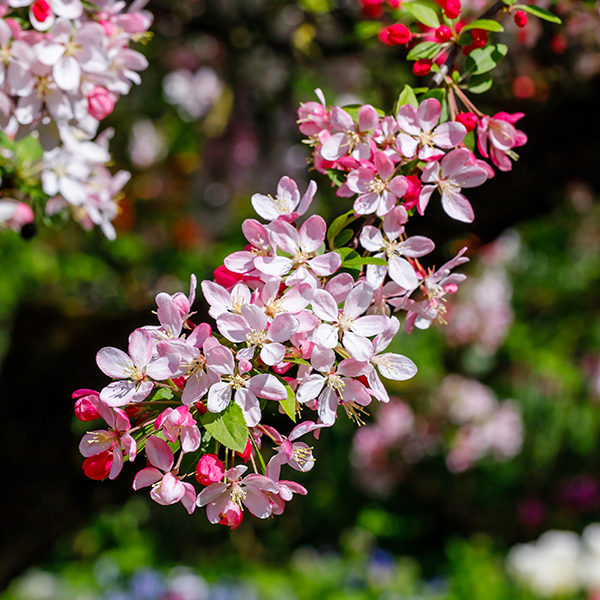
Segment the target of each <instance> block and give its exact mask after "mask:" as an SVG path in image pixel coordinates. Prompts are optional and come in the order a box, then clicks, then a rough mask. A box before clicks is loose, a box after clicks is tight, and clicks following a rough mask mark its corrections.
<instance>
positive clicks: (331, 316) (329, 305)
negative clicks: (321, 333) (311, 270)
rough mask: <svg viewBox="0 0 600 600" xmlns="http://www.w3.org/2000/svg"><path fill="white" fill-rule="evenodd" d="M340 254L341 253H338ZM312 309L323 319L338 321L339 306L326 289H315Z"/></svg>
mask: <svg viewBox="0 0 600 600" xmlns="http://www.w3.org/2000/svg"><path fill="white" fill-rule="evenodd" d="M338 256H339V255H338ZM312 309H313V311H314V313H315V315H317V317H319V319H322V320H323V321H334V322H335V321H337V318H338V306H337V303H336V302H335V300H334V299H333V297H332V296H331V294H329V293H328V292H326V291H325V290H315V293H314V296H313V299H312Z"/></svg>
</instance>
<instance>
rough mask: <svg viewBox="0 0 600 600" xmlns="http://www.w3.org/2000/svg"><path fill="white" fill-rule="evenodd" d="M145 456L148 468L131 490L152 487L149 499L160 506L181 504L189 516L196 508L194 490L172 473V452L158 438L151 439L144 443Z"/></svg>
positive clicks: (138, 476) (136, 478) (138, 475)
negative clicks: (148, 463)
mask: <svg viewBox="0 0 600 600" xmlns="http://www.w3.org/2000/svg"><path fill="white" fill-rule="evenodd" d="M145 450H146V456H147V457H148V461H149V462H150V465H152V466H150V467H146V468H145V469H142V470H141V471H140V472H139V473H138V474H137V475H136V476H135V478H134V480H133V489H134V490H139V489H140V488H143V487H148V486H152V489H151V490H150V497H151V498H152V500H154V501H155V502H157V503H158V504H162V505H169V504H176V503H177V502H181V503H182V504H183V505H184V506H185V509H186V510H187V511H188V513H189V514H192V513H193V512H194V510H195V508H196V490H195V489H194V486H193V485H192V484H191V483H185V482H184V481H181V480H180V479H179V478H178V477H177V474H176V472H174V471H173V465H174V459H173V451H172V450H171V448H169V444H167V442H165V441H164V440H161V439H160V438H156V437H151V438H149V439H148V441H147V442H146V448H145Z"/></svg>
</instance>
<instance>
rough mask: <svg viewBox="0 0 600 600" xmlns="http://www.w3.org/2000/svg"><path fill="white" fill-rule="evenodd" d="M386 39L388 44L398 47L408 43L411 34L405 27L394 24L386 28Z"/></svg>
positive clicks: (400, 24)
mask: <svg viewBox="0 0 600 600" xmlns="http://www.w3.org/2000/svg"><path fill="white" fill-rule="evenodd" d="M387 39H388V41H389V42H390V43H392V44H395V45H397V46H400V45H402V44H408V42H410V40H411V39H412V33H411V32H410V29H409V28H408V27H407V26H406V25H402V23H396V24H394V25H390V26H389V27H388V35H387Z"/></svg>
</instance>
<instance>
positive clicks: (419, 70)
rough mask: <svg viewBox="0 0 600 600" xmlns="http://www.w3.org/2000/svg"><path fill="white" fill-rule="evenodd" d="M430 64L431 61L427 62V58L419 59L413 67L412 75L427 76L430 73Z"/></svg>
mask: <svg viewBox="0 0 600 600" xmlns="http://www.w3.org/2000/svg"><path fill="white" fill-rule="evenodd" d="M431 63H432V61H431V60H429V59H428V58H420V59H419V60H418V61H417V62H416V63H415V64H414V65H413V73H414V74H415V75H418V76H419V77H422V76H423V75H427V74H428V73H429V72H430V71H431Z"/></svg>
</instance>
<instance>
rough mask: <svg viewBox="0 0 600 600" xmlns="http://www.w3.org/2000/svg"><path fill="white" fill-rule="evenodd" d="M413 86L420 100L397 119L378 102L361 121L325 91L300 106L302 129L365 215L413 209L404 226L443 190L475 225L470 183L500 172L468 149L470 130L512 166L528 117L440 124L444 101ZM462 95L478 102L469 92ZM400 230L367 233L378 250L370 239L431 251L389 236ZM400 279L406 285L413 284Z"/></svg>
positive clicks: (452, 207)
mask: <svg viewBox="0 0 600 600" xmlns="http://www.w3.org/2000/svg"><path fill="white" fill-rule="evenodd" d="M406 89H407V90H409V93H410V95H411V96H412V103H406V104H402V105H401V106H400V107H399V108H398V111H397V113H396V116H395V117H394V116H384V117H381V116H380V114H379V112H378V111H377V110H376V109H375V108H374V107H373V106H370V105H365V106H362V107H361V108H360V109H359V110H358V111H356V120H355V119H354V118H353V117H352V115H351V114H350V112H349V111H348V110H344V108H341V107H339V106H334V107H329V106H327V104H326V103H325V99H324V97H323V95H322V93H321V92H320V90H317V95H318V97H319V99H320V102H308V103H306V104H304V105H302V107H301V108H300V109H299V111H298V122H299V124H300V130H301V131H302V133H304V134H305V135H307V136H308V138H309V139H308V140H307V143H309V144H311V145H312V146H313V147H314V152H313V159H314V165H315V168H316V169H317V170H318V171H320V172H322V173H327V174H328V175H329V176H330V177H331V179H332V180H333V181H334V183H336V184H339V189H338V191H337V194H338V196H342V197H347V198H354V203H353V207H354V211H355V212H356V213H357V214H360V215H376V216H377V217H380V218H384V217H386V216H388V215H391V214H393V212H394V211H396V213H398V210H399V211H401V214H402V215H407V216H406V217H403V218H404V219H405V220H404V221H403V223H402V224H404V222H405V221H406V220H407V219H408V214H409V213H408V212H407V211H411V209H413V208H416V210H417V211H418V213H419V214H421V215H423V214H424V213H425V210H426V208H427V206H428V204H429V200H430V198H431V196H432V194H433V193H434V191H436V190H437V191H438V192H439V194H440V197H441V202H442V206H443V208H444V210H445V211H446V213H447V214H448V215H449V216H450V217H452V218H453V219H457V220H459V221H463V222H468V223H470V222H471V221H473V218H474V213H473V208H472V206H471V204H470V202H469V201H468V200H467V198H466V197H465V196H464V194H463V192H462V191H463V188H471V187H476V186H479V185H481V184H483V183H484V182H485V181H486V180H487V179H488V178H491V177H493V176H494V170H493V168H492V167H491V166H490V165H489V164H488V163H486V162H485V161H484V160H482V159H478V158H477V157H476V156H475V154H474V153H473V151H472V149H471V148H469V147H468V145H467V143H466V142H467V140H466V136H467V133H468V132H470V131H473V129H474V128H475V126H476V125H477V128H478V147H479V151H480V153H481V155H482V156H483V157H485V158H490V157H491V159H492V162H493V163H494V165H496V166H497V167H498V168H499V169H501V170H504V171H508V170H510V169H511V168H512V164H511V162H510V160H509V158H508V157H509V156H511V157H513V158H517V156H516V155H515V154H514V152H513V150H512V148H514V147H516V146H520V145H523V144H524V143H525V142H526V139H527V138H526V136H525V134H524V133H523V132H521V131H518V130H516V129H515V127H514V125H513V123H514V122H515V121H516V120H517V119H519V118H520V117H522V116H523V115H522V114H515V115H508V114H507V113H498V114H497V115H495V116H494V117H488V116H483V117H482V119H481V120H480V121H479V123H478V124H477V121H478V117H477V116H476V115H475V114H473V113H458V112H457V111H454V112H453V114H454V117H455V118H454V120H446V121H443V122H440V121H441V120H442V106H441V104H440V101H439V100H438V99H436V98H426V99H424V100H423V101H422V102H421V103H420V104H418V101H417V99H416V97H415V95H414V93H413V91H412V90H411V89H410V88H406ZM460 94H461V95H462V97H463V98H464V101H465V102H466V103H468V106H470V107H472V104H471V103H470V101H469V100H468V98H467V97H466V96H465V95H464V94H463V92H460ZM473 108H474V107H473ZM351 110H353V109H351ZM475 110H476V109H475ZM480 114H481V113H480ZM342 178H343V179H342ZM398 214H400V213H398ZM395 220H396V221H398V218H396V219H395ZM396 233H397V231H396V230H393V229H391V230H389V232H387V233H386V234H385V237H382V236H381V235H380V236H379V238H381V240H380V239H379V238H377V241H373V242H372V243H371V242H370V241H368V240H367V237H365V238H364V240H365V241H366V243H367V246H365V248H367V249H368V250H371V248H370V247H368V246H369V244H371V245H372V244H375V243H377V244H378V243H382V244H384V245H383V246H381V249H382V250H384V248H385V251H386V252H390V251H392V250H390V249H391V248H393V251H392V252H393V253H394V252H395V253H397V254H400V255H402V254H404V255H405V256H407V257H416V256H421V254H419V253H420V252H422V251H427V248H426V247H423V248H421V247H418V248H417V247H415V248H413V247H412V246H414V245H415V244H417V245H418V243H417V241H416V240H415V241H414V242H413V243H412V244H411V243H410V242H408V246H407V247H406V248H405V249H404V250H401V249H399V247H398V245H397V239H396V238H394V237H391V238H390V237H389V235H394V234H396ZM361 243H363V238H361ZM394 244H396V245H394ZM363 245H364V244H363ZM393 279H394V281H396V282H397V283H398V284H399V285H403V284H404V283H406V282H405V281H404V280H398V279H397V278H394V277H393Z"/></svg>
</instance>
